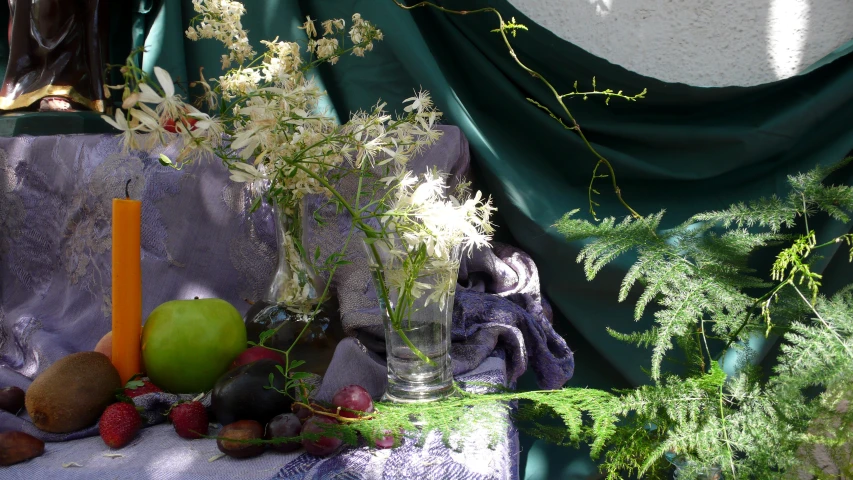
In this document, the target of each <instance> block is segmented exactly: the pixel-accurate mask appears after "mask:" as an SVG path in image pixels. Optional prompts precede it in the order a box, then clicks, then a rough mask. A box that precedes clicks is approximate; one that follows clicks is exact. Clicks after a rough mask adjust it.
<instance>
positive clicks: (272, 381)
mask: <svg viewBox="0 0 853 480" xmlns="http://www.w3.org/2000/svg"><path fill="white" fill-rule="evenodd" d="M267 380H269V382H270V385H274V380H275V375H273V374H272V373H271V374H270V376H269V377H267Z"/></svg>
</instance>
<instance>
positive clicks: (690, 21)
mask: <svg viewBox="0 0 853 480" xmlns="http://www.w3.org/2000/svg"><path fill="white" fill-rule="evenodd" d="M509 2H510V3H512V4H513V5H514V6H515V7H516V8H518V9H519V10H521V11H522V12H524V13H525V14H527V15H528V16H530V18H532V19H533V20H535V21H536V22H538V23H539V24H541V25H542V26H544V27H545V28H547V29H549V30H551V31H552V32H554V33H555V34H557V35H558V36H560V37H562V38H564V39H565V40H568V41H570V42H572V43H574V44H575V45H578V46H579V47H581V48H583V49H585V50H587V51H589V52H590V53H592V54H594V55H597V56H599V57H602V58H604V59H607V60H609V61H610V62H613V63H615V64H617V65H621V66H623V67H625V68H628V69H629V70H632V71H634V72H637V73H640V74H642V75H647V76H650V77H654V78H657V79H660V80H663V81H667V82H680V83H686V84H690V85H696V86H709V87H710V86H726V85H741V86H747V85H759V84H763V83H768V82H772V81H775V80H779V79H782V78H787V77H790V76H793V75H796V74H798V73H799V72H801V71H803V70H804V69H805V68H807V67H809V66H810V65H812V64H813V63H815V62H816V61H818V60H820V59H821V58H823V57H824V56H826V55H827V54H829V53H830V52H832V51H833V50H835V49H836V48H838V47H839V46H840V45H842V44H844V43H845V42H847V41H849V40H850V39H853V2H851V1H850V0H820V1H819V2H818V1H815V0H742V1H733V0H703V1H689V0H676V1H673V0H509Z"/></svg>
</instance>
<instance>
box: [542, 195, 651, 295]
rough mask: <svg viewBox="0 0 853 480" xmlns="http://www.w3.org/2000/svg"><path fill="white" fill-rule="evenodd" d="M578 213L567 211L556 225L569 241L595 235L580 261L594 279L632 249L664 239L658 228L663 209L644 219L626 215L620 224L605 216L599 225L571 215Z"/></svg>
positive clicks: (579, 256) (590, 278)
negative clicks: (605, 267)
mask: <svg viewBox="0 0 853 480" xmlns="http://www.w3.org/2000/svg"><path fill="white" fill-rule="evenodd" d="M576 212H577V210H574V211H572V212H569V213H567V214H566V215H564V216H563V218H562V219H560V221H558V222H557V223H556V225H555V226H556V228H557V231H559V232H560V233H562V234H563V235H564V236H565V237H566V239H567V240H580V239H587V238H594V240H592V241H591V242H590V243H588V244H587V245H585V246H584V247H583V248H582V249H581V251H580V254H578V258H577V261H578V263H581V262H583V264H584V272H585V273H586V277H587V279H588V280H592V279H594V278H595V276H596V275H597V274H598V272H599V271H601V269H602V268H604V266H605V265H607V264H608V263H610V262H611V261H613V260H614V259H615V258H616V257H618V256H620V255H622V254H623V253H625V252H627V251H628V250H631V249H632V248H636V247H638V246H640V245H644V244H646V243H654V242H658V241H660V239H659V238H658V237H657V235H656V234H655V230H656V229H657V228H658V225H659V224H660V220H661V218H662V217H663V214H664V212H663V211H660V212H658V213H657V214H655V215H651V216H648V217H645V218H642V219H635V218H633V217H630V216H629V217H625V219H624V220H623V221H622V222H620V223H619V224H617V223H616V219H615V218H613V217H609V218H605V219H603V220H602V221H601V222H600V223H598V224H594V223H591V222H589V221H587V220H578V219H574V218H571V217H572V215H573V214H574V213H576Z"/></svg>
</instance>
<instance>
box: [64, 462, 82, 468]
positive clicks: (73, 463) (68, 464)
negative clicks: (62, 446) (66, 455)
mask: <svg viewBox="0 0 853 480" xmlns="http://www.w3.org/2000/svg"><path fill="white" fill-rule="evenodd" d="M82 466H83V465H80V464H79V463H77V462H68V463H63V464H62V468H68V467H82Z"/></svg>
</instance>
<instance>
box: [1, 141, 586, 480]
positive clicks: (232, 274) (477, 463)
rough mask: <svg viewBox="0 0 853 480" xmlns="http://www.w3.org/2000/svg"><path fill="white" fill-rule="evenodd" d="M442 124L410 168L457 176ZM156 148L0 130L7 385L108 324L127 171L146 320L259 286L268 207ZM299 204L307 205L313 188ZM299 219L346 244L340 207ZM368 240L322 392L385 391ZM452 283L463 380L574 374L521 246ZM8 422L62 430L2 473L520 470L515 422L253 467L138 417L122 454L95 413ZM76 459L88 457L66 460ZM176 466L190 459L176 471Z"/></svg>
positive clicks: (345, 273)
mask: <svg viewBox="0 0 853 480" xmlns="http://www.w3.org/2000/svg"><path fill="white" fill-rule="evenodd" d="M444 131H445V135H444V136H443V138H442V139H441V140H440V141H439V143H438V144H436V145H435V146H434V147H433V148H431V149H430V150H429V151H427V152H425V153H424V154H423V155H422V156H420V157H418V158H417V159H414V160H413V162H412V163H413V165H414V166H415V168H416V169H417V168H426V166H428V165H436V166H438V167H439V168H442V169H444V170H445V171H449V172H451V174H453V175H454V176H456V175H464V173H465V172H466V171H467V169H468V162H469V157H468V146H467V141H466V140H465V139H464V137H463V136H462V134H461V132H460V131H459V130H458V129H456V128H454V127H444ZM160 153H161V152H160V151H154V152H147V153H141V152H130V153H126V152H124V153H123V152H122V151H121V149H120V145H119V140H118V139H117V138H115V137H111V136H65V137H39V138H31V137H18V138H2V139H0V386H7V385H14V386H19V387H21V388H24V389H26V387H27V386H28V385H29V384H30V382H31V379H32V378H34V377H35V376H37V375H38V374H39V373H40V372H42V371H43V370H44V369H45V368H47V367H48V366H49V365H51V364H52V363H53V362H54V361H56V360H57V359H59V358H61V357H63V356H65V355H67V354H69V353H73V352H77V351H82V350H91V349H92V348H94V346H95V343H96V342H97V341H98V339H100V338H101V336H103V335H104V334H105V333H106V332H107V331H109V330H110V278H111V273H110V271H111V270H110V269H111V266H110V253H111V252H110V217H111V202H112V199H113V198H114V197H123V196H124V185H125V182H126V181H127V180H128V179H130V180H131V184H130V196H131V197H132V198H136V199H141V200H142V202H143V210H142V217H143V219H142V222H143V226H142V249H143V252H142V278H143V318H144V317H145V316H147V315H148V314H149V313H150V312H151V310H153V309H154V307H156V306H157V305H159V304H160V303H162V302H165V301H167V300H172V299H178V298H192V297H194V296H199V297H219V298H223V299H225V300H227V301H229V302H231V303H232V304H234V305H235V306H237V307H238V309H239V310H241V311H242V312H245V310H246V309H247V308H248V304H247V303H246V302H245V301H244V300H245V299H258V298H260V297H261V295H262V292H263V291H264V290H265V287H266V285H267V283H268V282H269V279H270V278H271V276H272V274H273V270H274V268H275V265H276V255H277V247H276V245H275V234H274V230H273V221H272V217H271V213H270V211H269V210H268V209H263V208H262V209H259V210H258V211H256V212H255V213H254V214H252V215H248V214H247V212H248V208H249V206H250V205H251V202H252V198H251V195H250V193H249V191H248V189H247V188H245V187H244V186H243V185H240V184H234V183H232V182H230V181H229V180H228V176H227V173H226V172H225V170H224V169H223V168H219V166H218V165H216V162H217V161H216V160H210V162H213V163H212V164H207V162H200V163H199V164H197V165H194V166H191V167H188V168H186V169H184V170H182V171H175V170H173V169H171V168H168V167H163V166H161V165H160V164H159V162H158V161H157V157H158V155H159V154H160ZM164 153H166V154H167V155H168V154H170V153H171V152H170V151H169V150H168V149H165V150H164ZM315 200H316V201H319V199H315ZM306 207H307V208H311V207H312V205H311V202H310V200H309V202H307V205H306ZM307 218H311V217H310V216H309V217H307ZM305 223H306V224H307V226H306V231H305V235H306V236H305V238H304V241H305V243H306V244H307V245H310V246H311V248H312V249H313V248H314V247H313V245H315V244H316V245H319V246H321V247H322V249H323V250H324V253H325V254H326V255H328V254H329V253H331V252H332V251H334V250H333V249H335V248H339V247H340V242H341V238H342V236H341V235H340V230H339V228H341V225H343V226H344V227H348V225H349V222H348V221H347V220H346V219H341V221H340V222H333V223H332V224H331V225H333V226H334V227H329V226H327V227H325V228H324V227H320V226H319V225H317V224H316V222H305ZM335 225H336V226H335ZM360 252H361V248H360V246H359V248H358V252H356V251H355V250H352V251H351V252H349V254H350V256H351V257H353V258H356V261H354V262H353V264H351V265H347V266H346V268H344V269H342V270H340V271H339V272H338V275H337V276H336V280H335V287H336V288H337V293H338V297H339V301H340V305H341V317H342V322H343V324H344V328H345V330H346V332H347V333H348V334H349V335H351V336H352V337H353V338H350V339H347V340H345V341H343V342H341V344H340V345H339V347H338V350H337V351H336V352H335V358H334V359H333V361H332V365H330V368H329V371H328V373H327V375H326V377H325V378H324V379H323V382H322V385H321V386H320V388H319V389H318V393H317V395H318V397H319V398H320V399H324V398H326V399H327V398H329V397H330V396H331V395H332V393H334V391H336V390H337V388H339V387H340V386H342V385H345V384H351V383H359V384H362V385H364V386H366V387H368V389H369V390H370V391H371V393H373V394H374V395H376V396H378V395H379V394H381V392H382V391H383V390H384V387H385V383H384V382H385V370H384V363H383V361H382V357H381V353H382V349H383V348H384V344H383V343H382V342H381V336H382V334H383V333H382V329H381V316H380V315H379V312H378V308H377V307H376V303H375V294H373V293H372V285H371V284H370V279H369V276H368V274H367V269H366V268H364V258H363V255H360ZM359 256H360V257H361V258H360V260H359V259H358V258H357V257H359ZM458 288H459V289H458V291H457V301H456V304H455V307H454V317H453V318H454V325H453V331H452V333H453V337H452V339H453V350H452V356H453V362H454V365H453V368H454V374H455V375H456V376H457V379H458V380H460V381H462V380H465V379H475V380H479V381H489V382H493V383H501V384H508V385H511V384H512V383H513V382H514V381H515V380H516V379H517V378H518V376H519V375H520V374H521V373H523V372H524V371H525V370H526V368H527V367H528V366H531V367H532V368H533V369H534V370H535V372H536V374H537V378H538V379H539V381H540V385H541V386H542V387H545V388H556V387H559V386H562V385H563V384H564V383H565V382H566V381H567V380H568V379H569V378H570V377H571V373H572V370H573V365H574V364H573V359H572V355H571V351H570V350H569V349H568V347H567V346H566V343H565V341H563V339H562V338H560V337H559V335H557V334H556V333H555V332H554V330H553V328H552V327H551V324H550V319H549V311H550V309H549V307H548V305H547V302H545V301H544V299H543V298H542V297H541V295H540V293H539V290H540V289H539V284H538V276H537V275H536V268H535V265H534V264H533V262H532V261H531V260H530V258H529V257H528V256H527V255H526V254H524V253H523V252H521V251H519V250H517V249H514V248H512V247H509V246H502V245H499V246H496V247H495V248H494V249H493V250H490V251H484V252H477V253H476V254H475V255H474V256H472V257H471V258H469V259H466V261H465V264H464V265H463V268H462V269H461V271H460V284H459V287H458ZM175 398H176V397H175V396H173V395H169V394H150V395H146V396H143V397H140V398H138V399H137V403H138V404H139V405H140V406H143V407H145V408H146V412H147V422H148V423H149V424H151V425H154V424H157V423H161V422H162V420H163V418H164V417H163V416H162V414H161V412H162V411H163V409H164V408H165V407H166V406H167V405H168V404H170V403H171V402H173V401H174V400H175ZM7 430H22V431H27V432H29V433H31V434H33V435H35V436H38V437H40V438H42V439H44V440H46V441H49V442H59V443H49V444H48V446H47V452H46V453H45V455H43V456H42V457H39V458H38V459H35V460H32V461H30V462H26V463H24V464H20V465H17V466H15V467H13V468H11V469H6V470H4V475H6V474H9V475H12V477H9V478H19V477H18V476H17V475H20V478H60V477H61V478H96V477H101V476H103V477H109V478H113V477H115V476H119V477H121V478H215V477H217V476H228V478H231V477H234V478H237V477H240V478H271V477H275V478H327V477H328V476H329V475H331V474H332V473H334V472H340V473H344V472H350V473H351V472H356V471H362V472H365V473H364V476H360V477H359V476H358V475H355V474H353V475H354V476H352V477H351V478H378V477H375V476H373V475H372V474H378V473H379V472H386V478H410V477H415V476H426V477H429V478H514V477H515V476H517V465H516V459H517V454H518V447H517V436H516V433H515V432H514V431H510V432H508V435H507V438H506V440H505V441H503V442H501V443H500V444H499V445H497V446H496V447H494V448H491V449H490V448H488V446H487V445H474V444H472V445H471V446H470V449H469V447H468V446H467V445H466V447H465V449H463V450H462V452H453V451H452V450H449V449H447V448H446V447H444V445H443V444H442V443H441V441H440V439H437V438H432V437H430V438H429V439H427V440H426V441H425V442H424V443H423V444H421V445H416V444H415V443H414V442H409V443H406V444H404V446H403V447H401V448H399V449H394V450H393V451H381V452H376V451H373V450H370V449H367V448H366V447H360V448H346V449H344V450H342V451H341V452H339V453H338V454H336V455H333V456H332V457H329V458H325V459H319V458H316V457H312V456H310V455H307V454H304V453H302V452H297V453H295V454H292V455H271V454H266V455H264V456H262V457H260V458H259V459H255V460H252V461H251V464H252V465H253V467H252V468H247V467H246V465H247V463H241V462H238V461H235V460H231V459H227V458H226V459H220V460H217V461H215V462H208V459H209V458H210V457H211V456H213V455H215V454H216V453H217V451H216V447H215V444H213V443H211V441H208V440H196V441H193V442H185V441H183V440H181V439H179V438H178V437H177V436H176V435H174V433H173V432H171V427H170V426H168V425H155V426H152V427H151V428H146V429H144V430H143V432H142V434H140V436H139V438H138V439H137V440H135V441H134V442H133V444H131V445H130V446H128V447H126V448H124V449H122V450H121V451H119V452H117V453H121V454H122V455H124V456H123V457H116V458H111V457H110V458H107V457H103V455H102V454H103V453H108V452H109V450H108V449H107V448H106V447H105V446H104V444H103V442H101V440H100V439H99V438H97V437H94V436H95V435H97V428H96V427H95V426H93V427H90V428H87V429H84V430H82V431H79V432H73V433H71V434H66V435H55V434H48V433H46V432H41V431H39V430H38V429H36V428H35V427H34V426H33V425H32V424H31V423H30V422H29V419H28V417H27V416H26V413H25V412H22V413H21V414H20V415H18V416H15V415H12V414H10V413H7V412H0V432H2V431H7ZM84 437H92V438H84ZM72 439H76V440H75V441H73V442H61V441H62V440H72ZM175 439H177V441H175ZM181 442H183V443H181ZM473 443H476V442H473ZM466 452H467V453H466ZM471 452H475V453H476V454H472V453H471ZM105 460H106V462H105ZM69 462H70V463H75V464H80V465H83V467H82V468H78V467H73V466H72V467H67V468H66V467H62V464H63V463H69ZM241 465H242V466H241ZM255 467H257V468H255ZM261 467H263V468H261ZM93 468H94V469H96V470H92V469H93ZM176 469H177V470H176ZM167 471H178V472H183V473H182V474H180V475H179V476H178V477H169V476H168V475H167V474H166V473H165V472H167ZM249 471H251V472H253V474H252V475H249V474H248V473H247V472H249ZM427 471H429V472H433V473H432V474H431V475H426V474H425V472H427ZM95 472H97V473H95ZM146 472H147V473H146ZM157 472H160V473H157ZM371 472H372V473H371ZM387 472H396V473H395V474H394V475H390V476H388V475H387ZM442 472H443V473H442ZM208 474H209V475H208ZM255 474H257V475H255ZM436 474H437V475H438V477H435V475H436ZM4 478H6V477H4Z"/></svg>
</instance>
